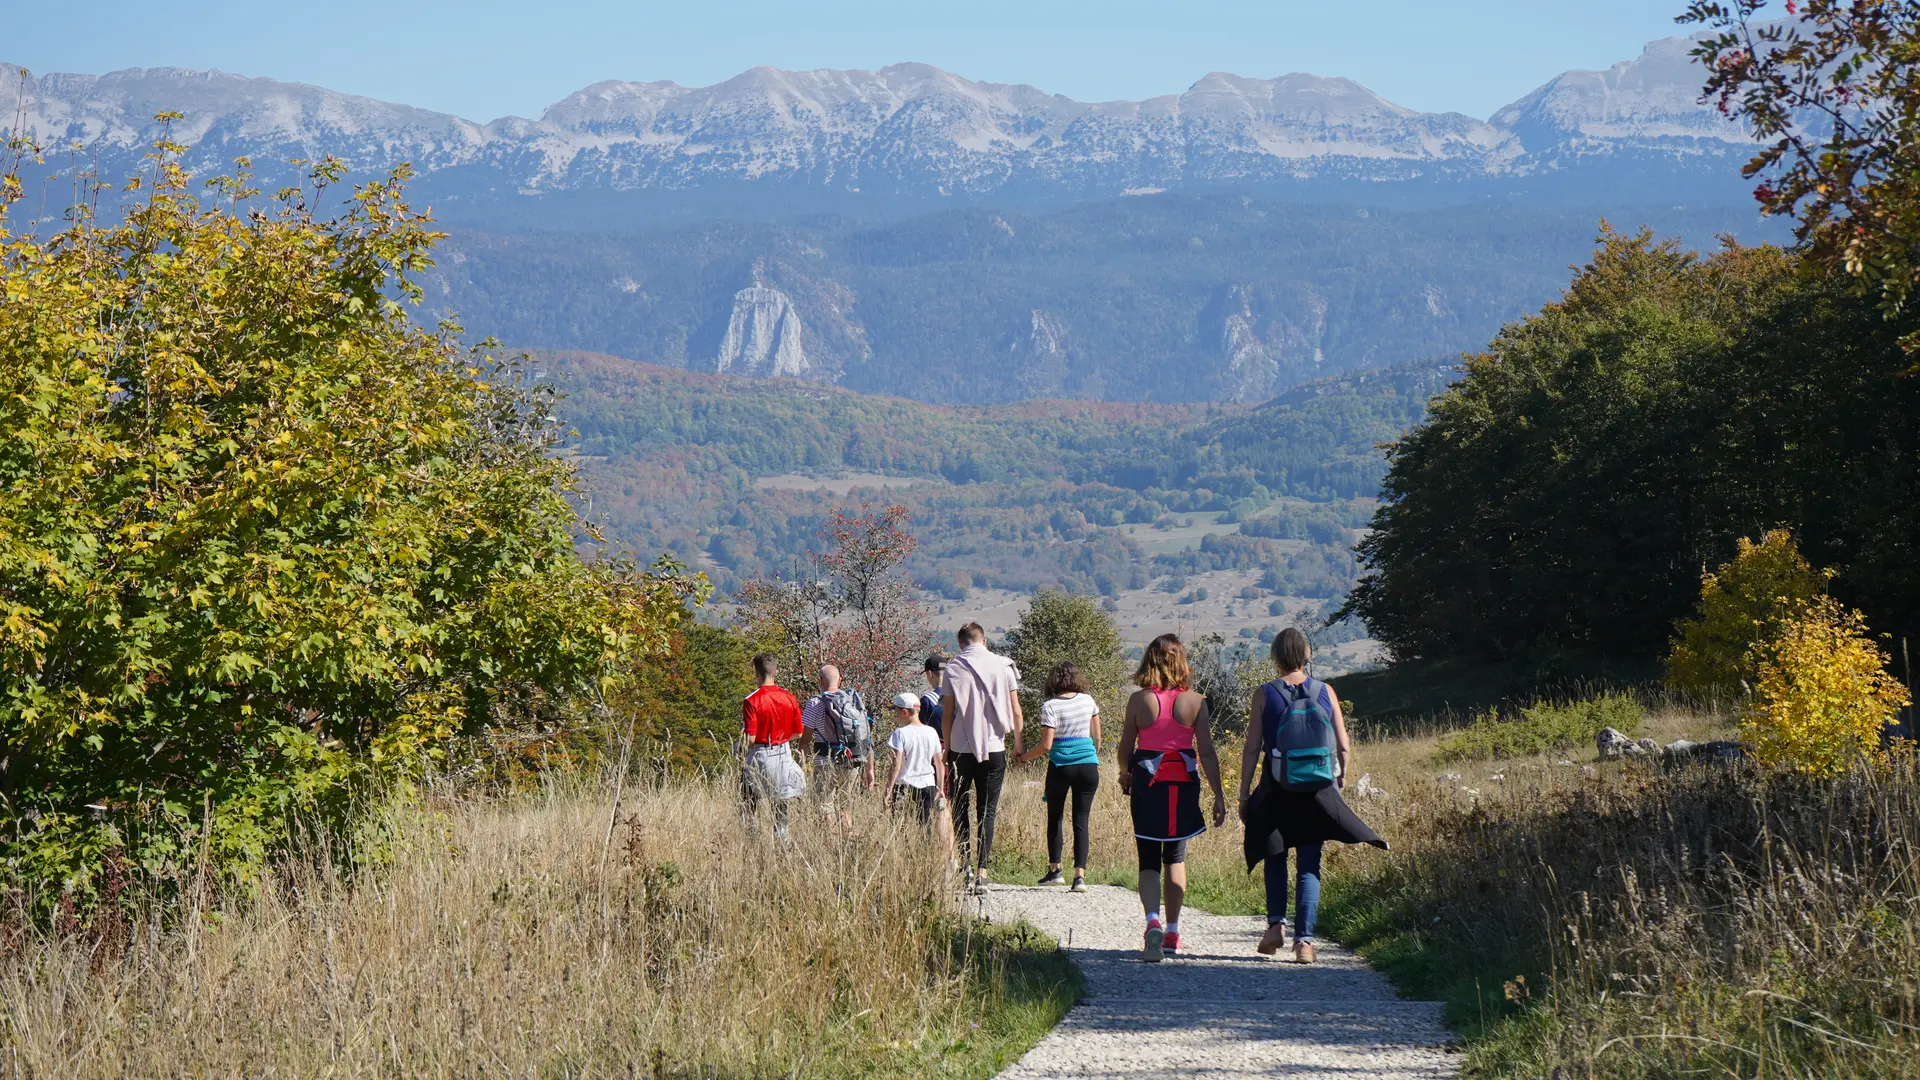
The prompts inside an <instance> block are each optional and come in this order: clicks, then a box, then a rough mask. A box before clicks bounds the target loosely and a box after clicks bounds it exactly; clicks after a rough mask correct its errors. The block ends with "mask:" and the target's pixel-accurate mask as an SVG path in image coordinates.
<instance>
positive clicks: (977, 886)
mask: <svg viewBox="0 0 1920 1080" xmlns="http://www.w3.org/2000/svg"><path fill="white" fill-rule="evenodd" d="M967 892H969V893H971V894H973V895H974V896H985V895H986V894H987V872H986V871H985V870H982V871H980V876H979V877H976V878H974V879H973V880H972V881H970V882H968V883H967Z"/></svg>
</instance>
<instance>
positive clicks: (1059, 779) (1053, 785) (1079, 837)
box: [1046, 762, 1100, 870]
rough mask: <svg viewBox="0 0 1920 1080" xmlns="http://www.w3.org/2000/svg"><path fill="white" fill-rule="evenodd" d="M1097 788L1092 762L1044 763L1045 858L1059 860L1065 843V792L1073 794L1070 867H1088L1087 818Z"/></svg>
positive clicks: (1089, 840)
mask: <svg viewBox="0 0 1920 1080" xmlns="http://www.w3.org/2000/svg"><path fill="white" fill-rule="evenodd" d="M1098 790H1100V766H1099V765H1098V764H1096V763H1094V762H1088V763H1087V764H1085V765H1049V766H1047V788H1046V793H1047V862H1048V863H1049V864H1052V865H1056V866H1057V865H1059V863H1060V849H1061V848H1062V847H1064V846H1065V840H1066V837H1065V836H1064V835H1063V833H1064V832H1065V830H1064V829H1063V828H1062V826H1063V825H1064V824H1065V823H1064V821H1063V820H1062V819H1063V818H1064V817H1065V816H1066V810H1067V794H1068V793H1069V792H1071V793H1072V794H1073V868H1074V869H1075V870H1085V869H1086V868H1087V848H1088V846H1089V845H1090V844H1091V843H1092V841H1093V833H1092V830H1091V829H1090V828H1089V827H1088V825H1087V818H1088V816H1089V815H1090V814H1092V813H1093V793H1094V792H1096V791H1098Z"/></svg>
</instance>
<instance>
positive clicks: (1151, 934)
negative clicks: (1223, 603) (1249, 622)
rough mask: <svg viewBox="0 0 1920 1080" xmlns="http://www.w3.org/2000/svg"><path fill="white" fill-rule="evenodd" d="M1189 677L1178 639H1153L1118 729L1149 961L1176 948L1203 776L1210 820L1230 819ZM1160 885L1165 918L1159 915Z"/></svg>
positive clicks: (1209, 734) (1202, 701)
mask: <svg viewBox="0 0 1920 1080" xmlns="http://www.w3.org/2000/svg"><path fill="white" fill-rule="evenodd" d="M1192 677H1193V670H1192V668H1191V667H1190V666H1189V665H1188V663H1187V650H1186V647H1185V646H1184V645H1182V644H1181V643H1180V639H1179V638H1178V637H1176V636H1174V635H1172V634H1162V635H1160V636H1159V637H1157V638H1154V639H1153V641H1152V643H1150V644H1149V645H1148V646H1147V649H1146V652H1145V653H1144V654H1142V656H1141V658H1140V669H1139V670H1138V671H1136V672H1134V674H1133V681H1134V682H1135V683H1136V684H1137V685H1138V686H1139V687H1140V690H1139V691H1138V692H1137V693H1135V694H1134V695H1133V697H1132V698H1131V699H1129V700H1128V701H1127V713H1126V723H1125V725H1124V726H1122V728H1121V729H1120V789H1121V790H1122V791H1125V792H1126V793H1127V794H1128V795H1129V796H1130V797H1131V801H1132V808H1133V835H1134V843H1135V845H1136V846H1137V847H1138V848H1139V852H1140V905H1141V907H1143V908H1145V909H1146V915H1147V932H1146V939H1145V947H1144V948H1143V949H1142V950H1141V953H1140V958H1141V959H1142V960H1145V961H1147V962H1148V963H1158V962H1159V961H1160V959H1161V958H1162V957H1163V956H1178V955H1179V952H1180V906H1181V904H1182V903H1183V902H1184V901H1185V899H1186V893H1187V866H1186V863H1187V841H1188V840H1191V839H1192V838H1194V837H1196V836H1198V835H1200V834H1201V833H1203V832H1205V831H1207V822H1206V819H1205V818H1204V817H1203V816H1202V815H1201V813H1200V780H1201V777H1202V776H1204V777H1205V778H1206V781H1207V784H1208V786H1210V787H1212V788H1213V823H1214V824H1215V825H1219V824H1221V823H1223V822H1225V821H1226V818H1227V800H1226V793H1225V792H1223V791H1222V790H1221V789H1220V759H1219V756H1218V755H1217V754H1215V753H1214V748H1213V731H1212V728H1211V726H1210V724H1209V720H1208V717H1207V700H1206V698H1204V697H1202V696H1201V695H1199V694H1196V693H1194V692H1193V691H1192V690H1190V689H1188V684H1189V683H1190V682H1191V681H1192ZM1163 878H1164V879H1165V880H1164V882H1163V880H1162V879H1163ZM1163 884H1164V896H1165V898H1166V913H1167V918H1166V922H1165V923H1162V922H1161V921H1160V902H1161V897H1162V895H1163V888H1162V886H1163Z"/></svg>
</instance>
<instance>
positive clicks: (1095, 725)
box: [1087, 713, 1100, 750]
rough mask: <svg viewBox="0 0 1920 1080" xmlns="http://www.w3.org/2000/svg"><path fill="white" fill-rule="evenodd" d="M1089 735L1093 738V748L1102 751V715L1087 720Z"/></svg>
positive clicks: (1094, 715)
mask: <svg viewBox="0 0 1920 1080" xmlns="http://www.w3.org/2000/svg"><path fill="white" fill-rule="evenodd" d="M1087 734H1089V735H1091V736H1093V748H1094V749H1095V750H1098V749H1100V714H1099V713H1094V714H1093V715H1092V716H1090V717H1088V718H1087Z"/></svg>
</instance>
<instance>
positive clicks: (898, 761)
mask: <svg viewBox="0 0 1920 1080" xmlns="http://www.w3.org/2000/svg"><path fill="white" fill-rule="evenodd" d="M868 767H869V768H871V767H872V765H871V763H869V765H868ZM906 767H907V755H905V754H903V753H901V752H900V751H898V750H895V751H894V752H893V775H892V776H889V777H887V793H886V795H885V796H883V797H882V798H881V800H880V805H882V806H892V805H893V792H894V789H895V788H897V787H899V786H900V770H902V769H904V768H906Z"/></svg>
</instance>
